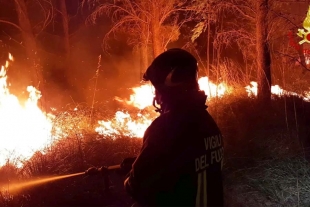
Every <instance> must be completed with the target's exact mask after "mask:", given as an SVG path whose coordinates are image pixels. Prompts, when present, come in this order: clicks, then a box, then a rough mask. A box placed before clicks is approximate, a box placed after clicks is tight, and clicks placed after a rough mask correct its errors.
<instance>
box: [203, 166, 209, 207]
mask: <svg viewBox="0 0 310 207" xmlns="http://www.w3.org/2000/svg"><path fill="white" fill-rule="evenodd" d="M207 205H208V192H207V171H206V170H204V171H203V206H205V207H207Z"/></svg>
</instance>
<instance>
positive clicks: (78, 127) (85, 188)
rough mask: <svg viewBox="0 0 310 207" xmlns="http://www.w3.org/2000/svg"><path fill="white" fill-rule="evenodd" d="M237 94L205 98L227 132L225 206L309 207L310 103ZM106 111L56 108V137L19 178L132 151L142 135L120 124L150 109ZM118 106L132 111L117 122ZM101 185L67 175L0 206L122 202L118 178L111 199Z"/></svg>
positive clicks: (75, 168)
mask: <svg viewBox="0 0 310 207" xmlns="http://www.w3.org/2000/svg"><path fill="white" fill-rule="evenodd" d="M235 91H236V89H235ZM236 94H237V93H234V94H230V95H226V96H223V97H221V98H214V99H212V100H211V99H210V100H208V103H207V104H208V105H209V108H208V110H209V112H210V113H211V114H212V116H213V117H214V118H215V119H216V121H217V123H218V124H219V126H220V128H221V129H222V132H223V135H224V137H225V143H224V144H225V170H224V177H225V189H226V200H227V201H229V203H230V205H228V206H259V205H260V203H261V204H262V205H261V206H268V205H269V204H270V206H276V205H284V206H285V205H287V206H291V205H297V203H299V204H300V205H303V204H304V205H305V206H307V204H309V199H308V198H307V196H306V195H307V193H309V192H308V189H309V186H308V183H309V185H310V180H307V175H308V173H309V166H308V164H307V162H306V161H305V158H309V157H310V156H309V150H308V148H309V147H310V145H309V141H310V140H309V139H310V129H309V127H308V126H309V123H310V106H309V104H310V103H307V102H305V101H304V100H302V98H298V97H294V96H285V97H276V96H275V97H274V98H273V101H272V103H271V105H270V106H269V107H266V106H263V105H260V104H259V103H257V101H256V99H255V98H249V97H248V94H247V93H246V92H245V91H244V90H241V89H240V93H238V95H236ZM120 104H122V103H120ZM110 108H111V107H109V106H103V107H100V108H96V109H93V108H90V107H87V106H84V105H78V106H69V107H68V108H67V109H66V110H64V111H61V112H60V111H59V112H55V113H54V115H55V118H54V119H53V122H54V123H53V130H52V133H53V134H54V135H57V136H54V137H55V140H54V141H53V144H52V145H50V146H48V147H46V148H45V149H43V150H41V151H38V152H36V153H35V154H34V155H33V156H32V158H31V159H29V160H27V161H25V162H24V163H23V167H22V168H20V169H16V170H17V171H16V174H17V176H19V177H20V178H23V179H25V178H33V177H40V176H45V175H63V174H68V173H78V172H82V171H84V170H85V169H87V168H88V167H91V166H102V165H114V164H119V163H120V162H121V161H122V159H123V158H125V157H130V156H134V155H136V154H137V153H138V152H139V150H140V147H141V141H142V140H141V139H137V138H133V137H134V136H136V135H137V134H130V133H127V132H128V131H127V132H126V130H125V129H130V128H128V126H130V124H129V125H128V123H131V122H132V121H133V120H135V121H136V120H137V119H138V118H139V117H141V116H142V117H144V118H145V117H146V118H148V119H152V118H154V117H155V115H152V116H151V115H150V112H153V109H152V108H151V109H148V108H145V109H143V110H140V109H137V108H133V107H130V106H127V107H124V106H123V105H119V107H114V108H115V109H114V110H111V109H110ZM108 109H110V110H108ZM119 109H123V110H122V112H123V113H125V114H126V111H127V112H129V113H128V114H130V115H131V116H130V117H128V116H127V117H122V118H120V119H117V117H116V116H115V113H116V112H117V111H121V110H119ZM138 114H141V116H139V115H138ZM129 118H130V119H129ZM98 120H103V121H105V122H107V121H110V124H111V126H112V127H113V128H114V129H115V130H118V131H119V132H122V133H114V134H111V133H102V134H100V133H97V132H96V130H95V129H96V128H97V127H98V124H99V123H98ZM130 121H131V122H130ZM136 123H138V122H137V121H136ZM99 126H100V124H99ZM126 127H127V128H126ZM129 131H130V130H129ZM59 132H61V133H59ZM111 135H112V136H111ZM140 136H141V134H140ZM163 144H164V143H163ZM294 169H296V170H295V171H294ZM0 173H1V171H0ZM296 173H297V174H296ZM296 176H297V178H296ZM0 177H1V176H0ZM297 180H298V182H297ZM5 181H6V180H4V182H5ZM101 182H102V180H101V179H100V178H94V179H93V180H90V179H88V178H86V179H85V177H84V178H82V177H80V178H70V179H69V180H61V181H57V183H56V182H54V183H50V184H45V185H43V186H38V187H36V188H33V189H25V193H24V194H22V195H16V196H15V197H13V198H12V197H10V196H8V194H3V193H2V197H0V200H1V201H0V204H1V202H2V203H5V202H6V203H5V205H6V206H14V205H15V204H14V202H15V203H16V202H18V201H21V202H23V205H24V206H27V205H28V206H39V205H43V204H44V205H54V206H57V205H58V206H59V205H71V206H72V205H80V206H91V205H102V206H106V205H108V203H113V202H114V203H115V202H116V201H117V200H119V202H122V198H123V197H124V202H125V200H126V198H125V197H126V196H125V195H124V193H123V192H124V191H123V187H122V177H121V176H114V181H113V184H112V185H114V186H115V188H114V190H113V194H114V196H115V195H117V196H116V197H114V200H113V199H112V197H109V198H107V197H106V196H105V195H104V194H103V192H102V191H100V189H102V183H101ZM100 183H101V184H100ZM297 183H298V187H296V186H297ZM297 190H298V191H297ZM46 195H49V197H50V198H49V197H48V196H46ZM66 195H67V196H66ZM22 196H26V197H27V199H28V200H25V199H22ZM120 197H122V198H121V199H120ZM51 198H58V200H57V201H55V200H52V199H51ZM249 198H253V199H249ZM107 199H108V200H109V199H110V200H109V201H108V200H107ZM10 203H11V204H12V205H9V204H10ZM13 204H14V205H13ZM256 204H257V205H256ZM5 205H4V206H5ZM15 206H18V205H15Z"/></svg>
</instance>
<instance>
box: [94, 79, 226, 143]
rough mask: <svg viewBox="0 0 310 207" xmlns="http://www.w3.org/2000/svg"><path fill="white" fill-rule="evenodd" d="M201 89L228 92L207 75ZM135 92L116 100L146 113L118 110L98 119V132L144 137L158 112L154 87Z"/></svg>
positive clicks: (214, 93)
mask: <svg viewBox="0 0 310 207" xmlns="http://www.w3.org/2000/svg"><path fill="white" fill-rule="evenodd" d="M198 83H199V86H200V89H201V90H203V91H205V93H206V95H208V97H215V96H218V97H221V96H223V95H224V94H225V93H227V87H225V85H224V84H223V83H221V84H219V85H218V86H217V85H215V84H214V83H212V82H210V81H209V79H208V78H207V77H202V78H200V79H199V81H198ZM132 91H133V94H132V95H130V99H129V100H122V99H120V98H117V99H116V100H118V101H120V102H123V103H126V104H128V105H130V106H133V107H136V108H138V109H140V110H144V111H145V114H142V113H138V114H136V115H135V116H134V115H133V114H129V113H128V112H122V111H118V112H116V114H115V116H114V118H113V119H112V120H107V121H105V120H100V121H98V125H99V126H98V127H97V128H96V132H98V133H99V134H100V135H105V136H108V137H112V138H116V137H117V136H129V137H137V138H142V137H143V134H144V131H145V130H146V128H147V127H148V126H149V125H150V124H151V122H152V120H154V119H155V118H156V117H157V116H158V114H156V113H155V112H154V109H153V107H152V104H153V98H154V88H153V86H151V85H150V84H144V85H141V86H140V87H135V88H132Z"/></svg>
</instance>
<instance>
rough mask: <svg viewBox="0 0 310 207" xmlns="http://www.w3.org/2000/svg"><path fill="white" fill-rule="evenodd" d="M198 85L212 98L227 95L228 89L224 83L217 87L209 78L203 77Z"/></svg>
mask: <svg viewBox="0 0 310 207" xmlns="http://www.w3.org/2000/svg"><path fill="white" fill-rule="evenodd" d="M198 84H199V87H200V90H203V91H204V92H205V94H206V95H207V96H208V97H210V98H212V97H222V96H223V95H224V94H225V93H227V89H228V87H227V86H225V84H224V83H220V84H219V85H216V84H214V83H212V82H211V81H209V78H208V77H201V78H199V80H198Z"/></svg>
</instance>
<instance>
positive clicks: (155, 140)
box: [124, 48, 223, 206]
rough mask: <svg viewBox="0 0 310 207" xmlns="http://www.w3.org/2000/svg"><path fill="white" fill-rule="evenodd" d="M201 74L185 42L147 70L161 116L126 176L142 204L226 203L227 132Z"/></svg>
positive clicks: (127, 185)
mask: <svg viewBox="0 0 310 207" xmlns="http://www.w3.org/2000/svg"><path fill="white" fill-rule="evenodd" d="M197 78H198V64H197V60H196V59H195V57H194V56H193V55H191V54H190V53H189V52H187V51H185V50H183V49H179V48H175V49H169V50H167V51H165V52H164V53H162V54H160V55H159V56H158V57H156V58H155V59H154V61H153V62H152V64H151V65H150V66H149V67H148V69H147V70H146V72H145V74H144V76H143V79H144V81H150V82H151V84H152V85H153V86H154V88H155V97H154V101H153V105H154V106H155V108H156V110H157V111H158V112H159V113H160V116H159V117H158V118H156V119H155V120H154V121H153V122H152V124H151V125H150V126H149V127H148V129H147V130H146V131H145V134H144V137H143V145H142V149H141V151H140V153H139V155H138V156H137V158H136V159H135V161H134V162H133V164H132V169H131V170H130V172H129V173H128V177H127V178H126V180H125V182H124V187H125V190H126V191H127V193H128V194H129V195H130V196H131V197H132V198H133V199H134V200H135V202H136V203H135V204H134V205H136V206H223V184H222V166H223V138H222V135H221V132H220V130H219V128H218V126H217V124H216V123H215V121H214V120H213V118H212V117H211V116H210V114H209V113H208V111H207V110H206V109H207V106H206V105H205V103H206V98H207V96H206V95H205V93H204V92H203V91H200V90H199V85H198V80H197Z"/></svg>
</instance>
